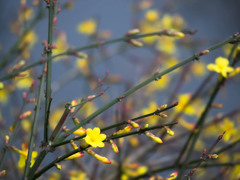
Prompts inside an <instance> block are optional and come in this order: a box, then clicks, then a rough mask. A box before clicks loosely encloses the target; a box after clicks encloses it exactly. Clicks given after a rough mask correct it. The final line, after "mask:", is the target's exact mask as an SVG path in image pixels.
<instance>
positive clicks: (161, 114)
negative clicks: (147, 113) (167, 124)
mask: <svg viewBox="0 0 240 180" xmlns="http://www.w3.org/2000/svg"><path fill="white" fill-rule="evenodd" d="M157 115H158V116H160V117H162V118H167V117H168V115H166V114H164V113H158V114H157Z"/></svg>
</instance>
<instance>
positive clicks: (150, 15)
mask: <svg viewBox="0 0 240 180" xmlns="http://www.w3.org/2000/svg"><path fill="white" fill-rule="evenodd" d="M158 18H159V15H158V11H157V10H154V9H152V10H148V11H147V12H146V13H145V19H146V20H147V21H149V22H154V21H156V20H158Z"/></svg>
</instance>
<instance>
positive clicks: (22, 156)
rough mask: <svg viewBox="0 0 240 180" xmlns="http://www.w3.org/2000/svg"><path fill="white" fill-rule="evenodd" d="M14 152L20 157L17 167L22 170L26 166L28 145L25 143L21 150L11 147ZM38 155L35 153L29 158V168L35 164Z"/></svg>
mask: <svg viewBox="0 0 240 180" xmlns="http://www.w3.org/2000/svg"><path fill="white" fill-rule="evenodd" d="M11 148H12V150H13V151H14V152H17V153H18V154H19V155H20V158H19V161H18V167H19V168H23V167H24V166H25V164H26V160H27V155H28V145H27V144H26V143H23V144H22V150H20V149H18V148H16V147H15V146H12V147H11ZM37 155H38V153H37V151H33V152H32V158H31V165H30V167H32V166H33V164H34V162H35V160H34V159H35V158H36V157H37Z"/></svg>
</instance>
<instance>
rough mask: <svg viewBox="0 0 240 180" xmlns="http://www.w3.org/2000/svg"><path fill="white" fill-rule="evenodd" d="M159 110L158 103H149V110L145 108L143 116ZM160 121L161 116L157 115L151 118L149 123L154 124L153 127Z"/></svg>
mask: <svg viewBox="0 0 240 180" xmlns="http://www.w3.org/2000/svg"><path fill="white" fill-rule="evenodd" d="M157 108H158V105H157V103H156V102H154V101H151V102H150V103H149V106H148V108H143V109H142V114H149V113H153V112H154V111H156V110H157ZM158 120H159V116H157V115H154V116H150V117H149V118H148V122H149V123H150V124H153V125H154V124H156V123H157V122H158Z"/></svg>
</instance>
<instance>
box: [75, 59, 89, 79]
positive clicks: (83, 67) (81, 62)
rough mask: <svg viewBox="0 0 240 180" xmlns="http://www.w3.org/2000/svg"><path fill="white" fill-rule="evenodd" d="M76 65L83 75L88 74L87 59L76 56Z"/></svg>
mask: <svg viewBox="0 0 240 180" xmlns="http://www.w3.org/2000/svg"><path fill="white" fill-rule="evenodd" d="M76 67H77V68H78V69H79V70H80V71H81V73H82V74H83V75H85V76H87V75H89V73H90V70H89V63H88V59H81V58H78V59H77V60H76Z"/></svg>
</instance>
